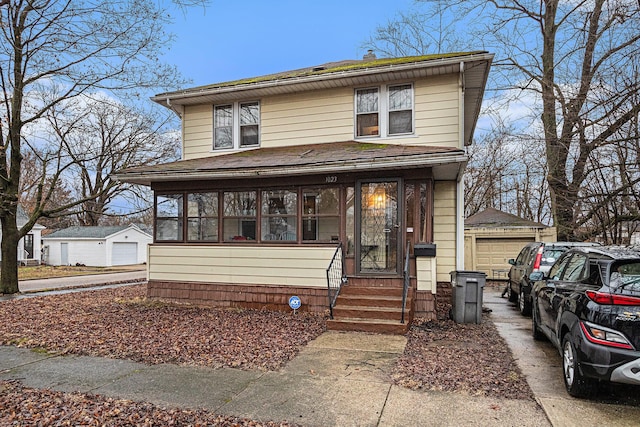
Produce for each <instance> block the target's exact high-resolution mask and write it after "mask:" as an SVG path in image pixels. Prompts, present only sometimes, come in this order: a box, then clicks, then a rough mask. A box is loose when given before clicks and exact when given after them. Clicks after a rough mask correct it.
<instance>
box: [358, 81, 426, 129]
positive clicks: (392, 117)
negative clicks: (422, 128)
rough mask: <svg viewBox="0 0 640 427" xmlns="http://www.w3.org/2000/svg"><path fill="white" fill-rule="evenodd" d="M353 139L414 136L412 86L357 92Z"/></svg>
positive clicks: (402, 85)
mask: <svg viewBox="0 0 640 427" xmlns="http://www.w3.org/2000/svg"><path fill="white" fill-rule="evenodd" d="M355 104H356V137H373V136H383V137H385V136H394V135H406V134H410V133H413V117H414V111H413V85H411V84H401V85H390V86H382V87H380V88H366V89H356V99H355Z"/></svg>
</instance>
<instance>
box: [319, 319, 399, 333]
mask: <svg viewBox="0 0 640 427" xmlns="http://www.w3.org/2000/svg"><path fill="white" fill-rule="evenodd" d="M409 323H410V322H409V321H405V323H400V322H399V321H396V320H380V319H378V320H371V319H353V318H341V319H332V320H328V321H327V329H329V330H331V331H356V332H374V333H378V334H396V335H404V334H406V333H407V330H408V329H409Z"/></svg>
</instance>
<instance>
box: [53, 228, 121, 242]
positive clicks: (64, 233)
mask: <svg viewBox="0 0 640 427" xmlns="http://www.w3.org/2000/svg"><path fill="white" fill-rule="evenodd" d="M127 228H129V226H128V225H116V226H97V227H80V226H74V227H69V228H65V229H62V230H58V231H56V232H55V233H51V234H49V235H48V236H47V238H84V239H104V238H106V237H108V236H111V235H112V234H115V233H117V232H119V231H122V230H125V229H127Z"/></svg>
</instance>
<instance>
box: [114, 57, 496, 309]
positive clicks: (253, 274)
mask: <svg viewBox="0 0 640 427" xmlns="http://www.w3.org/2000/svg"><path fill="white" fill-rule="evenodd" d="M492 59H493V55H492V54H489V53H487V52H470V53H456V54H442V55H427V56H417V57H405V58H393V59H375V56H374V55H371V54H368V55H366V56H365V58H363V60H350V61H341V62H336V63H329V64H325V65H321V66H317V67H312V68H307V69H301V70H296V71H291V72H285V73H279V74H273V75H267V76H262V77H256V78H251V79H246V80H238V81H232V82H226V83H219V84H212V85H209V86H203V87H196V88H192V89H187V90H181V91H176V92H170V93H164V94H160V95H157V96H155V97H154V98H153V100H154V101H155V102H158V103H159V104H161V105H163V106H165V107H167V108H170V109H172V110H173V111H174V112H176V114H178V115H179V116H180V117H181V119H182V135H183V146H182V153H183V154H182V156H183V159H182V160H180V161H177V162H173V163H168V164H163V165H158V166H149V167H140V168H133V169H128V170H124V171H121V172H119V173H117V178H118V179H120V180H122V181H125V182H130V183H137V184H143V185H148V186H150V187H151V188H152V189H153V191H154V193H155V236H154V237H155V240H154V244H153V245H152V246H151V247H150V253H149V267H148V268H149V285H148V296H150V297H164V298H173V299H181V300H184V301H193V302H197V303H202V302H210V303H214V304H218V305H223V306H244V307H269V308H279V309H288V305H287V301H288V299H289V297H290V296H292V295H297V296H299V297H300V298H301V299H302V308H303V309H307V310H315V311H324V310H326V309H327V307H328V281H327V268H328V266H329V265H330V262H331V260H332V258H333V257H334V253H336V248H337V247H338V244H341V247H342V248H343V250H344V261H345V269H346V275H347V276H348V285H347V286H348V287H349V288H350V289H353V288H355V287H358V286H359V287H365V285H366V284H369V285H374V286H380V287H383V286H381V285H385V286H390V287H394V286H398V287H399V288H400V289H402V283H403V270H404V264H405V256H406V255H410V256H411V259H410V263H409V265H410V271H411V281H410V285H411V289H412V290H413V292H412V296H413V298H412V299H411V301H410V302H409V304H408V308H409V309H411V311H412V313H413V312H414V311H415V313H416V314H417V315H420V316H433V315H434V297H435V294H436V285H437V283H438V282H442V283H449V282H450V276H449V273H450V272H451V271H452V270H456V269H462V268H463V266H464V263H463V256H464V251H463V248H464V243H463V212H464V203H463V185H462V179H461V178H462V173H463V171H464V169H465V165H466V162H467V156H466V154H465V146H467V145H469V144H471V141H472V138H473V131H474V128H475V125H476V121H477V118H478V112H479V110H480V105H481V102H482V96H483V92H484V87H485V84H486V80H487V75H488V73H489V68H490V65H491V61H492ZM407 242H409V243H410V244H411V246H410V250H409V254H407V253H406V245H407ZM418 243H428V244H432V246H431V248H432V249H433V245H435V246H436V247H437V256H435V253H434V251H433V250H428V251H427V252H426V253H427V256H425V257H418V258H417V259H415V258H414V257H413V256H412V255H413V245H415V244H418ZM336 256H337V257H338V259H340V256H341V251H340V249H338V252H337V255H336ZM380 293H382V291H381V292H380ZM338 305H339V304H338ZM338 305H336V308H338ZM370 311H380V312H381V311H383V310H377V309H372V310H370Z"/></svg>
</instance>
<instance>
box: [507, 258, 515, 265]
mask: <svg viewBox="0 0 640 427" xmlns="http://www.w3.org/2000/svg"><path fill="white" fill-rule="evenodd" d="M507 262H508V263H509V264H511V265H516V260H515V259H513V258H511V259H510V260H509V261H507Z"/></svg>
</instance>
